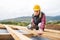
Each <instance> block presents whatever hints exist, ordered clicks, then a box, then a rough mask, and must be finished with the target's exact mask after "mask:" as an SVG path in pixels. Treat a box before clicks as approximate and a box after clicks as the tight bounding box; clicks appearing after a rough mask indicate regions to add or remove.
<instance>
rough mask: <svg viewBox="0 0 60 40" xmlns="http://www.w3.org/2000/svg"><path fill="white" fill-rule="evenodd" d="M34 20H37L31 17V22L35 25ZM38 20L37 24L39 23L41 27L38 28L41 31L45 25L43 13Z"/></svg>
mask: <svg viewBox="0 0 60 40" xmlns="http://www.w3.org/2000/svg"><path fill="white" fill-rule="evenodd" d="M34 20H37V19H34V18H33V17H32V19H31V22H32V23H34V24H35V22H34ZM39 20H40V21H39V23H41V25H40V26H39V28H40V29H42V30H44V28H45V24H46V16H45V14H44V13H43V16H42V18H41V19H39ZM37 22H38V21H37ZM39 23H38V24H39ZM35 25H36V24H35Z"/></svg>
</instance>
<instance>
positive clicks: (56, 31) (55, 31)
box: [45, 29, 60, 34]
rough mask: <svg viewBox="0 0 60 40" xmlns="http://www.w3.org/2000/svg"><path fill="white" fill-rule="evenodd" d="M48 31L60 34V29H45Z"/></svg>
mask: <svg viewBox="0 0 60 40" xmlns="http://www.w3.org/2000/svg"><path fill="white" fill-rule="evenodd" d="M45 31H46V32H52V33H59V34H60V31H58V30H52V29H45Z"/></svg>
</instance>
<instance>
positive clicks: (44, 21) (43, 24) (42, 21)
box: [40, 14, 46, 30]
mask: <svg viewBox="0 0 60 40" xmlns="http://www.w3.org/2000/svg"><path fill="white" fill-rule="evenodd" d="M45 24H46V16H45V14H44V15H43V17H42V19H41V25H40V29H42V30H44V28H45Z"/></svg>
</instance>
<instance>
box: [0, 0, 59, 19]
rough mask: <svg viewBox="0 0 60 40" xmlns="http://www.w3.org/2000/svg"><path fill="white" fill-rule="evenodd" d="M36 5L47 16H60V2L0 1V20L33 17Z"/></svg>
mask: <svg viewBox="0 0 60 40" xmlns="http://www.w3.org/2000/svg"><path fill="white" fill-rule="evenodd" d="M35 4H39V5H40V6H41V11H43V12H44V13H45V14H46V16H57V15H60V0H0V20H3V19H9V18H15V17H21V16H31V15H32V14H33V6H34V5H35Z"/></svg>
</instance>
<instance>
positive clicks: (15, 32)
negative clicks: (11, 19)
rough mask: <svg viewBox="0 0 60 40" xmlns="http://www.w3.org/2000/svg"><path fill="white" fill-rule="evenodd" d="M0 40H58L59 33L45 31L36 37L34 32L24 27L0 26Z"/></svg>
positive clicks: (59, 39)
mask: <svg viewBox="0 0 60 40" xmlns="http://www.w3.org/2000/svg"><path fill="white" fill-rule="evenodd" d="M42 38H43V39H42ZM0 40H60V31H56V30H51V29H45V31H44V33H43V34H42V35H37V33H36V30H28V29H27V28H26V27H21V26H16V25H4V24H0Z"/></svg>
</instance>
